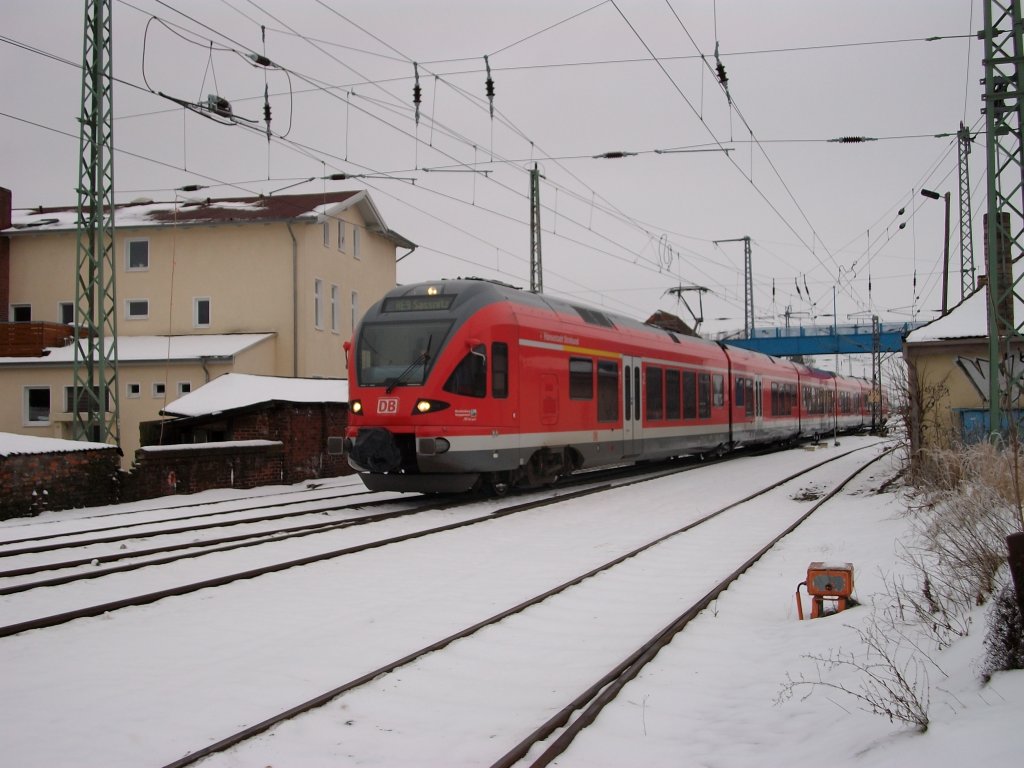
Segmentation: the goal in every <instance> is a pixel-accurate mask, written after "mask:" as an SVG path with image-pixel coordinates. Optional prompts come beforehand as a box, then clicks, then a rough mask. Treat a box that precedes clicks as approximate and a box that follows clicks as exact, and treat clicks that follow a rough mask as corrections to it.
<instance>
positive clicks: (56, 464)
mask: <svg viewBox="0 0 1024 768" xmlns="http://www.w3.org/2000/svg"><path fill="white" fill-rule="evenodd" d="M120 466H121V457H120V455H119V454H118V451H117V448H115V447H113V446H111V447H110V448H100V449H96V450H87V451H70V452H66V453H34V454H16V455H12V456H0V519H6V518H9V517H22V516H26V515H37V514H39V513H40V512H43V511H46V510H57V509H71V508H73V507H93V506H100V505H104V504H113V503H115V502H117V501H118V494H119V483H118V480H119V475H120Z"/></svg>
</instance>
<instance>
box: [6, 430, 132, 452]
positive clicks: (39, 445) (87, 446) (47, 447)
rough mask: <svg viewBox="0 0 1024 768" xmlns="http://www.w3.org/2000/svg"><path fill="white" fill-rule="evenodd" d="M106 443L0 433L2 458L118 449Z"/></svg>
mask: <svg viewBox="0 0 1024 768" xmlns="http://www.w3.org/2000/svg"><path fill="white" fill-rule="evenodd" d="M116 447H117V446H114V445H107V444H106V443H88V442H85V441H83V440H61V439H60V438H56V437H32V436H30V435H15V434H12V433H10V432H0V456H17V455H26V454H34V453H74V452H77V451H96V450H101V449H104V448H116Z"/></svg>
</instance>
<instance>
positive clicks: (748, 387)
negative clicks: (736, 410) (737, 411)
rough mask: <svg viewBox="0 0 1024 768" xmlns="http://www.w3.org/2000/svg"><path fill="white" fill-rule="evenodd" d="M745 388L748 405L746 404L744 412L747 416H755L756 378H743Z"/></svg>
mask: <svg viewBox="0 0 1024 768" xmlns="http://www.w3.org/2000/svg"><path fill="white" fill-rule="evenodd" d="M743 390H744V398H745V402H746V405H745V406H744V411H743V412H744V413H745V414H746V415H747V416H753V415H754V380H753V379H744V380H743Z"/></svg>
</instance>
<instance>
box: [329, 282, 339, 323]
mask: <svg viewBox="0 0 1024 768" xmlns="http://www.w3.org/2000/svg"><path fill="white" fill-rule="evenodd" d="M331 330H332V331H334V332H335V333H337V332H338V331H339V330H341V288H339V287H338V286H336V285H332V286H331Z"/></svg>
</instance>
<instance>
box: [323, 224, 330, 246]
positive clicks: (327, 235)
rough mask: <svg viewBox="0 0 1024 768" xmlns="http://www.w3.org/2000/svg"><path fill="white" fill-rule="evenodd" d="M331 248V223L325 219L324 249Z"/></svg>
mask: <svg viewBox="0 0 1024 768" xmlns="http://www.w3.org/2000/svg"><path fill="white" fill-rule="evenodd" d="M330 247H331V222H330V221H328V220H327V219H324V248H330Z"/></svg>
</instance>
